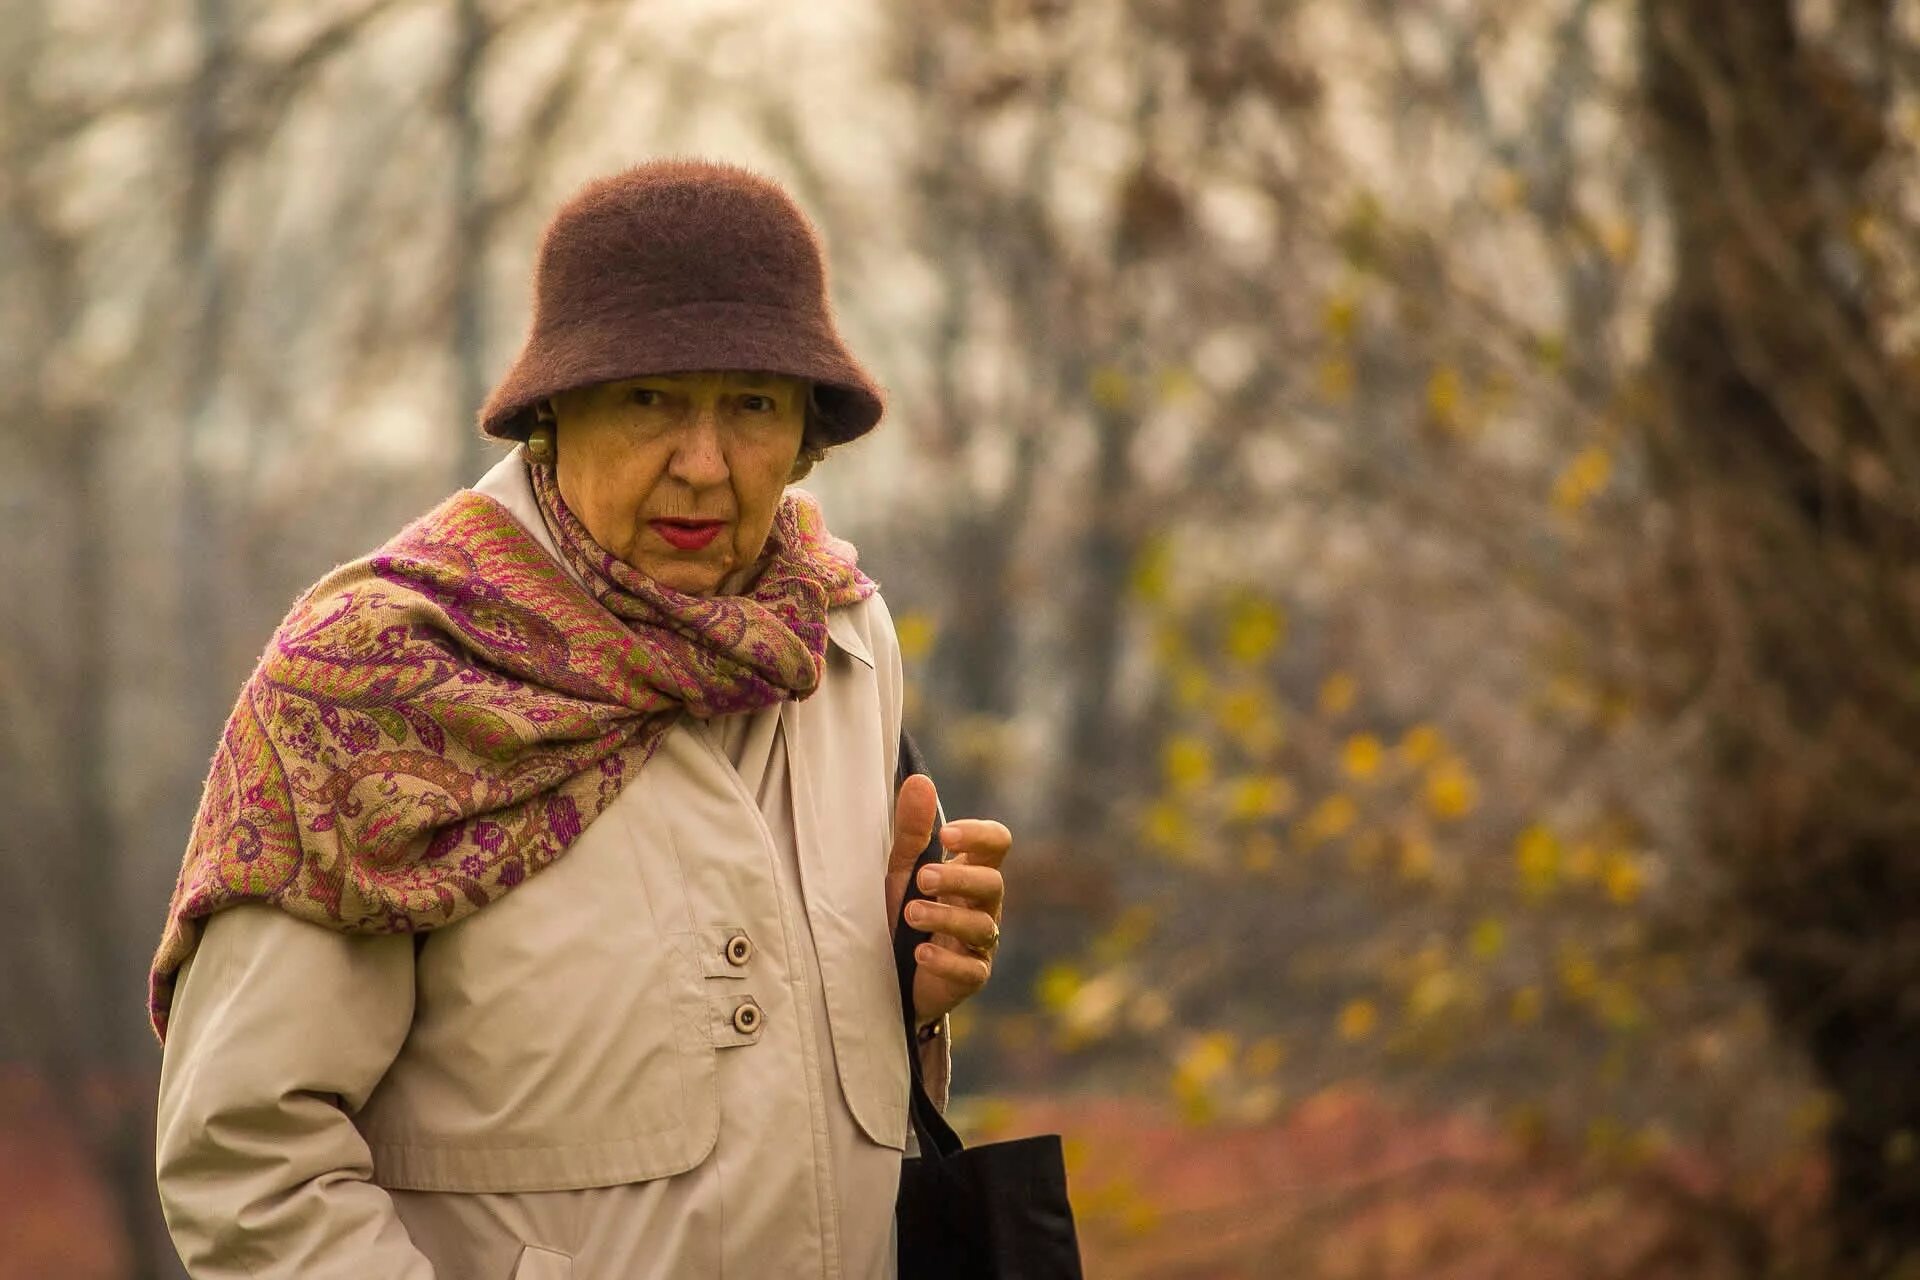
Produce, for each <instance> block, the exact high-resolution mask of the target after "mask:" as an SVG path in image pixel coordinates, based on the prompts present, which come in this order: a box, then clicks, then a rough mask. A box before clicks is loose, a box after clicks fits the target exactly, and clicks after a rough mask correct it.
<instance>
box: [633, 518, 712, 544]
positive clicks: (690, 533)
mask: <svg viewBox="0 0 1920 1280" xmlns="http://www.w3.org/2000/svg"><path fill="white" fill-rule="evenodd" d="M647 524H648V526H649V527H650V528H651V529H652V530H653V531H654V532H655V533H657V534H659V535H660V537H661V538H662V539H664V540H665V541H666V543H667V544H668V545H669V546H672V547H674V548H677V549H678V550H681V551H698V550H699V549H700V548H702V547H704V546H706V545H707V544H708V543H709V542H712V541H713V540H714V539H715V538H717V537H719V536H720V531H721V530H722V529H724V528H726V527H727V522H726V521H725V520H649V521H647Z"/></svg>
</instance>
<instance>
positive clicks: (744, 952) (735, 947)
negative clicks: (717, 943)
mask: <svg viewBox="0 0 1920 1280" xmlns="http://www.w3.org/2000/svg"><path fill="white" fill-rule="evenodd" d="M752 956H753V939H752V938H749V937H748V936H747V935H746V934H744V933H736V934H734V935H733V936H732V937H731V938H728V939H727V963H728V964H731V965H742V964H745V963H746V962H747V961H748V960H749V959H751V958H752Z"/></svg>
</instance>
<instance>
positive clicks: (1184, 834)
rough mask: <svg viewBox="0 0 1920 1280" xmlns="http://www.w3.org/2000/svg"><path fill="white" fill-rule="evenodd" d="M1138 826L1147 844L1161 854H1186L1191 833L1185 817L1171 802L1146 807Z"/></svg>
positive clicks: (1177, 806)
mask: <svg viewBox="0 0 1920 1280" xmlns="http://www.w3.org/2000/svg"><path fill="white" fill-rule="evenodd" d="M1140 825H1141V830H1142V834H1143V835H1145V837H1146V840H1147V843H1148V844H1151V845H1153V846H1154V847H1155V848H1157V849H1159V850H1160V851H1161V852H1163V853H1174V854H1183V853H1185V852H1186V850H1187V846H1188V844H1189V843H1190V837H1191V835H1192V832H1191V830H1190V829H1189V827H1188V824H1187V815H1186V814H1185V813H1184V812H1183V811H1182V810H1181V808H1180V806H1179V805H1177V804H1175V803H1174V802H1173V801H1171V800H1159V801H1156V802H1154V803H1153V804H1151V805H1149V806H1147V812H1146V816H1145V818H1144V820H1143V821H1142V822H1141V824H1140Z"/></svg>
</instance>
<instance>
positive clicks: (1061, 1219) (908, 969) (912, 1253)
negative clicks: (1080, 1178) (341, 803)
mask: <svg viewBox="0 0 1920 1280" xmlns="http://www.w3.org/2000/svg"><path fill="white" fill-rule="evenodd" d="M926 771H927V770H926V764H925V762H924V761H923V760H922V759H921V756H920V752H919V749H918V748H917V747H915V746H914V743H913V740H912V739H911V738H909V737H908V736H907V735H906V732H905V731H904V730H903V731H902V732H901V734H900V768H899V770H898V772H897V773H896V774H895V777H894V789H895V791H898V790H899V787H900V784H901V783H903V782H905V781H906V780H907V779H908V778H909V777H911V776H912V775H913V774H916V773H925V772H926ZM943 852H944V851H943V849H942V847H941V844H940V835H939V829H938V825H937V824H936V827H935V830H934V836H933V839H932V840H931V841H929V842H928V844H927V847H926V848H925V849H923V850H922V851H921V853H920V858H919V860H918V861H917V862H915V863H914V868H913V872H914V874H913V876H912V877H909V879H908V882H907V892H906V895H905V896H904V897H903V898H902V899H901V902H900V906H901V908H902V910H903V911H904V910H905V908H906V905H907V903H909V902H912V901H914V900H915V899H916V898H924V897H926V895H925V894H923V893H921V892H920V890H919V887H918V885H917V883H915V882H916V880H917V879H918V876H919V873H920V868H921V867H923V866H925V865H926V864H927V863H929V862H939V861H941V860H942V854H943ZM926 939H927V935H926V934H925V933H923V932H921V931H920V930H918V929H915V928H912V927H911V926H909V925H908V924H907V922H906V918H905V916H904V915H903V916H902V917H901V919H900V920H898V921H897V922H896V928H895V932H894V936H893V962H894V968H895V970H896V971H897V972H898V975H899V978H900V1007H901V1009H902V1010H903V1011H904V1014H905V1019H906V1027H905V1029H906V1036H907V1061H908V1063H909V1064H910V1071H911V1075H912V1082H913V1083H912V1095H911V1099H910V1105H909V1107H908V1115H909V1117H910V1118H911V1120H912V1123H913V1132H914V1136H915V1138H916V1139H917V1140H918V1141H919V1144H920V1154H919V1156H918V1157H917V1158H910V1159H907V1160H904V1161H902V1162H901V1166H900V1196H899V1199H898V1200H897V1201H896V1203H895V1205H894V1221H895V1224H896V1225H897V1226H898V1228H899V1238H900V1280H1081V1273H1080V1246H1079V1243H1078V1241H1077V1240H1076V1238H1075V1236H1074V1230H1073V1210H1072V1208H1071V1206H1070V1205H1069V1204H1068V1202H1067V1166H1066V1161H1065V1160H1064V1158H1063V1157H1062V1155H1061V1150H1060V1135H1059V1134H1057V1133H1050V1134H1046V1135H1044V1136H1041V1137H1034V1138H1017V1139H1014V1140H1013V1141H1011V1142H990V1143H984V1144H982V1145H980V1146H977V1147H973V1148H971V1149H963V1148H962V1146H961V1143H960V1137H959V1135H958V1134H956V1133H954V1131H953V1127H952V1126H951V1125H949V1124H948V1123H947V1121H946V1117H945V1116H942V1115H941V1114H940V1112H939V1110H938V1109H936V1108H935V1107H934V1105H933V1099H932V1098H930V1097H928V1096H927V1088H926V1082H925V1081H924V1080H923V1079H922V1073H921V1069H920V1053H919V1046H918V1045H917V1044H916V1043H915V1040H916V1037H915V1036H914V1025H913V974H914V967H915V966H914V959H913V952H914V948H915V947H917V946H919V945H920V944H921V943H922V942H924V941H926Z"/></svg>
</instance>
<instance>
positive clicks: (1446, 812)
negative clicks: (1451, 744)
mask: <svg viewBox="0 0 1920 1280" xmlns="http://www.w3.org/2000/svg"><path fill="white" fill-rule="evenodd" d="M1426 800H1427V809H1428V810H1429V811H1430V812H1431V813H1432V814H1433V816H1434V817H1436V818H1440V819H1443V820H1452V819H1457V818H1464V817H1465V816H1466V815H1467V814H1469V813H1472V812H1473V809H1474V806H1475V805H1477V804H1478V803H1479V802H1480V787H1479V784H1478V783H1476V782H1475V781H1474V780H1473V775H1472V774H1471V773H1469V772H1467V767H1466V766H1465V765H1464V764H1462V763H1461V762H1460V761H1458V760H1451V759H1449V760H1442V761H1440V762H1439V763H1438V764H1436V765H1435V766H1434V767H1433V768H1432V769H1431V770H1429V771H1428V773H1427V786H1426Z"/></svg>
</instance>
